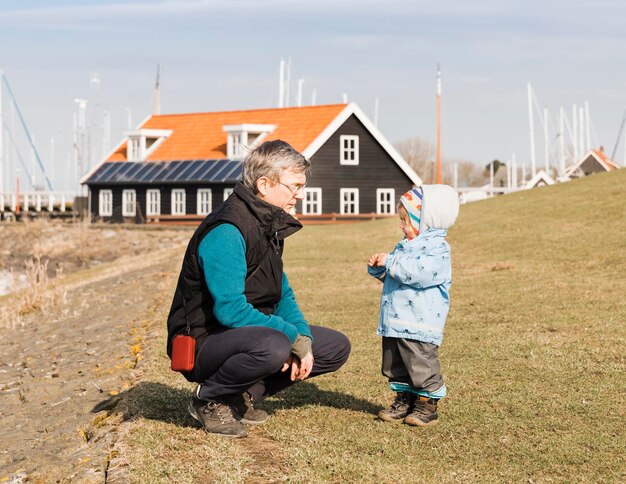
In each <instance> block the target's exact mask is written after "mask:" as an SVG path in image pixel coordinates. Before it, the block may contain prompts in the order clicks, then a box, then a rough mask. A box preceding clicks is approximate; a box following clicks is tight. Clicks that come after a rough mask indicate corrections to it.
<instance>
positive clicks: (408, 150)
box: [395, 136, 435, 182]
mask: <svg viewBox="0 0 626 484" xmlns="http://www.w3.org/2000/svg"><path fill="white" fill-rule="evenodd" d="M395 148H396V149H397V150H398V153H400V154H401V155H402V158H404V159H405V161H406V162H407V163H408V164H409V165H411V168H413V169H414V170H415V171H416V172H417V174H418V175H419V176H420V178H422V180H424V182H430V179H431V178H432V171H433V167H432V165H433V160H434V159H435V146H434V145H433V143H431V142H430V141H426V140H423V139H421V138H418V137H417V136H416V137H413V138H407V139H404V140H401V141H398V142H397V143H396V145H395Z"/></svg>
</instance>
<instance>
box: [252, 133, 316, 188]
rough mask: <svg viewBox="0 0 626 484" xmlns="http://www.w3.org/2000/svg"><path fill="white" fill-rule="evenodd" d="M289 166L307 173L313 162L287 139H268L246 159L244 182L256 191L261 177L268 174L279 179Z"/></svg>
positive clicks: (269, 176)
mask: <svg viewBox="0 0 626 484" xmlns="http://www.w3.org/2000/svg"><path fill="white" fill-rule="evenodd" d="M289 168H291V169H292V170H294V171H296V172H303V173H305V174H307V173H308V172H309V170H310V169H311V162H310V161H309V160H307V159H306V158H305V157H304V155H302V154H300V153H298V151H296V150H295V149H294V148H293V147H292V146H291V145H290V144H289V143H287V142H285V141H282V140H279V139H277V140H272V141H266V142H265V143H263V144H261V145H259V146H258V147H256V148H255V149H254V150H252V151H251V152H250V154H249V155H248V156H247V157H246V159H245V160H244V162H243V183H244V185H246V186H247V187H248V188H250V189H251V190H252V191H253V192H254V193H256V192H257V188H256V182H257V180H258V179H259V178H261V177H262V176H266V177H268V178H269V179H270V180H274V181H278V177H279V175H280V172H281V171H283V170H288V169H289Z"/></svg>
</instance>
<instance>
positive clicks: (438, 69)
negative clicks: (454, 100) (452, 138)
mask: <svg viewBox="0 0 626 484" xmlns="http://www.w3.org/2000/svg"><path fill="white" fill-rule="evenodd" d="M437 183H441V69H440V68H439V64H437Z"/></svg>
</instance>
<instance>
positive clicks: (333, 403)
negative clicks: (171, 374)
mask: <svg viewBox="0 0 626 484" xmlns="http://www.w3.org/2000/svg"><path fill="white" fill-rule="evenodd" d="M191 395H192V392H191V390H187V389H183V388H175V387H171V386H168V385H165V384H163V383H155V382H140V383H138V384H137V385H135V386H134V387H132V388H130V389H128V390H126V391H124V392H122V393H120V394H119V395H115V396H112V397H109V398H107V399H106V400H103V401H101V402H100V403H98V404H97V405H96V406H95V407H94V408H93V409H92V410H91V412H92V413H99V412H102V411H106V412H108V413H109V414H122V415H123V418H124V420H130V419H134V418H138V417H141V418H146V419H150V420H160V421H163V422H168V423H174V424H176V425H178V426H181V427H197V426H198V425H197V422H196V421H195V420H194V419H193V418H191V416H190V415H189V414H188V413H187V406H188V405H189V401H190V399H191ZM308 405H321V406H326V407H332V408H337V409H345V410H353V411H357V412H363V413H367V414H372V415H376V414H377V413H378V411H379V410H380V409H381V408H382V407H381V406H379V405H375V404H373V403H371V402H369V401H368V400H364V399H361V398H355V397H353V396H352V395H348V394H346V393H342V392H338V391H329V390H320V389H319V388H318V387H317V385H315V384H314V383H310V382H306V381H304V382H300V383H297V384H296V385H293V386H292V387H290V388H288V389H286V390H284V391H282V392H281V393H279V394H278V395H276V396H274V397H272V398H270V399H268V400H265V401H264V402H263V403H262V404H260V407H261V408H264V409H266V410H268V411H269V412H272V413H273V412H275V411H276V410H287V409H291V408H298V407H304V406H308Z"/></svg>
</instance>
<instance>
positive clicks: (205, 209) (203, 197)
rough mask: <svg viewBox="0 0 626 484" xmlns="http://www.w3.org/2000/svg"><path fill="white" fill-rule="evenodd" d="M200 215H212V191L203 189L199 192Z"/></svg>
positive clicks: (198, 205) (198, 209) (198, 210)
mask: <svg viewBox="0 0 626 484" xmlns="http://www.w3.org/2000/svg"><path fill="white" fill-rule="evenodd" d="M197 203H198V204H197V207H198V208H197V212H198V215H208V214H209V213H211V189H210V188H201V189H199V190H198V202H197Z"/></svg>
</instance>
